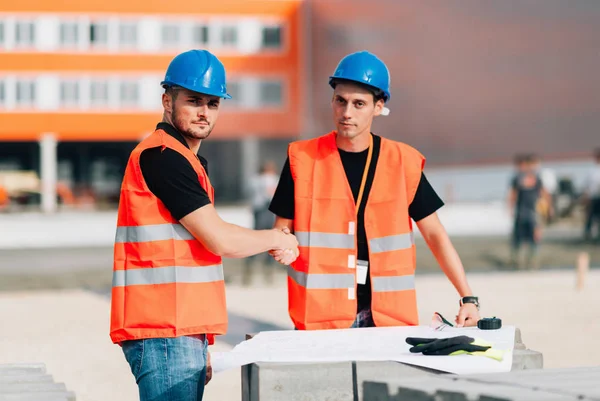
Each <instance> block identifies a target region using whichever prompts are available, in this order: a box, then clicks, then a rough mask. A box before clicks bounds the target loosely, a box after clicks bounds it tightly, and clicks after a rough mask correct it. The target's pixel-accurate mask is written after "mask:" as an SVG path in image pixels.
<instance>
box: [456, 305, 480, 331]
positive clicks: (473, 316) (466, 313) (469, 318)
mask: <svg viewBox="0 0 600 401" xmlns="http://www.w3.org/2000/svg"><path fill="white" fill-rule="evenodd" d="M479 319H480V317H479V310H477V307H476V306H475V304H463V306H461V307H460V309H459V310H458V316H456V327H464V326H467V327H469V326H477V322H478V321H479Z"/></svg>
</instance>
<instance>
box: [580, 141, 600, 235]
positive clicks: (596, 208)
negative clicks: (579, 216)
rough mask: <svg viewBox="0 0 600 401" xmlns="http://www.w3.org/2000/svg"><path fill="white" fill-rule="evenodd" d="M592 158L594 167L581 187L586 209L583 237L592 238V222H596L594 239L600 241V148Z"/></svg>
mask: <svg viewBox="0 0 600 401" xmlns="http://www.w3.org/2000/svg"><path fill="white" fill-rule="evenodd" d="M594 159H595V164H594V167H592V168H591V169H590V171H589V173H588V175H587V177H586V180H585V187H584V189H583V199H584V202H585V205H586V211H587V213H586V219H585V229H584V237H585V239H586V240H587V241H591V240H592V227H593V225H594V222H596V223H597V224H598V227H597V229H598V232H597V235H596V239H597V241H600V148H598V149H596V151H595V154H594Z"/></svg>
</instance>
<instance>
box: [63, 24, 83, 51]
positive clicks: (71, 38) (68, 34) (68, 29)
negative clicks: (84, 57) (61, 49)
mask: <svg viewBox="0 0 600 401" xmlns="http://www.w3.org/2000/svg"><path fill="white" fill-rule="evenodd" d="M78 41H79V26H78V25H77V23H76V22H63V23H62V24H60V44H61V45H63V46H77V42H78Z"/></svg>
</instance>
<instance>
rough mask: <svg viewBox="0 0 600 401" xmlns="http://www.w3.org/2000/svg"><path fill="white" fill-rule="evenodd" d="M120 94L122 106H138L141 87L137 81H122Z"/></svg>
mask: <svg viewBox="0 0 600 401" xmlns="http://www.w3.org/2000/svg"><path fill="white" fill-rule="evenodd" d="M119 96H120V98H121V105H122V106H137V104H138V99H139V88H138V84H137V82H135V81H124V82H121V85H120V90H119Z"/></svg>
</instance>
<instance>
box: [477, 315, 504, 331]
mask: <svg viewBox="0 0 600 401" xmlns="http://www.w3.org/2000/svg"><path fill="white" fill-rule="evenodd" d="M477 327H478V328H479V329H481V330H498V329H500V328H502V319H499V318H497V317H496V316H494V317H484V318H483V319H479V321H478V322H477Z"/></svg>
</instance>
